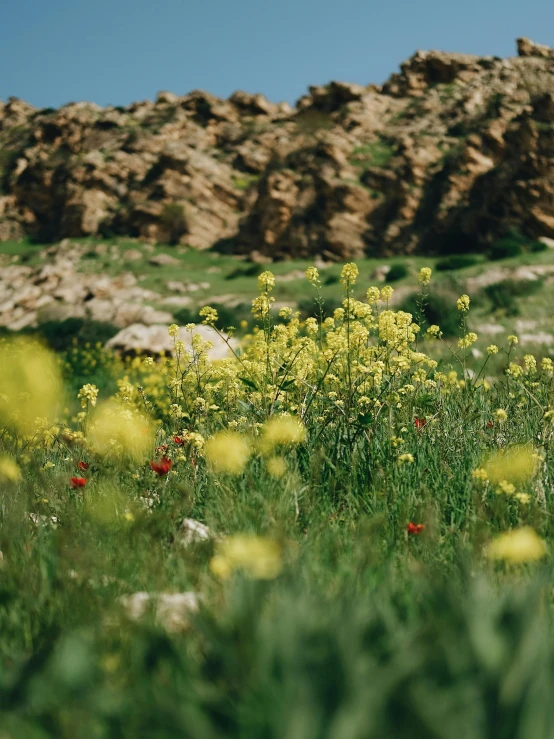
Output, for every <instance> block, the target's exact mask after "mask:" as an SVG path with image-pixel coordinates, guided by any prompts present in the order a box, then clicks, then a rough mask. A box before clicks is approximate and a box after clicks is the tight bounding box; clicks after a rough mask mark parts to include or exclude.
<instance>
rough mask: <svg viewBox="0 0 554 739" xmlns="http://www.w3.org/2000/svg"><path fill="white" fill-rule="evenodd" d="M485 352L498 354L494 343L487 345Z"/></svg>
mask: <svg viewBox="0 0 554 739" xmlns="http://www.w3.org/2000/svg"><path fill="white" fill-rule="evenodd" d="M487 354H489V355H491V354H498V347H497V346H496V344H491V345H490V346H488V347H487Z"/></svg>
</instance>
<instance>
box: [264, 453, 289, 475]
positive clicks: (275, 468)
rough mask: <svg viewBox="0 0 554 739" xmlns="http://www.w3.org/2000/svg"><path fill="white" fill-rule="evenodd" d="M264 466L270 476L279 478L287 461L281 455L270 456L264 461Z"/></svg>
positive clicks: (285, 469)
mask: <svg viewBox="0 0 554 739" xmlns="http://www.w3.org/2000/svg"><path fill="white" fill-rule="evenodd" d="M266 468H267V471H268V472H269V474H270V475H271V477H275V478H276V479H279V478H281V477H283V475H284V474H285V473H286V471H287V463H286V462H285V460H284V459H283V458H282V457H270V458H269V459H268V460H267V462H266Z"/></svg>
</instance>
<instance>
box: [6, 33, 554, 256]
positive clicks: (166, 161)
mask: <svg viewBox="0 0 554 739" xmlns="http://www.w3.org/2000/svg"><path fill="white" fill-rule="evenodd" d="M517 45H518V53H519V56H517V57H512V58H508V59H499V58H497V57H477V56H471V55H467V54H447V53H444V52H438V51H429V52H421V51H418V52H417V53H416V54H414V56H413V57H412V58H411V59H409V60H408V61H406V62H404V63H403V64H402V65H401V68H400V72H399V73H395V74H393V75H392V76H391V77H390V79H389V80H388V81H387V82H386V83H385V84H384V85H383V86H382V87H378V86H376V85H368V86H367V87H362V86H360V85H354V84H347V83H342V82H331V83H330V84H328V85H325V86H317V87H310V88H309V93H308V94H307V95H304V96H303V97H302V98H300V100H299V101H298V103H297V105H296V107H295V108H294V109H293V108H291V107H290V106H289V105H288V104H285V103H282V104H278V105H276V104H274V103H270V102H269V101H267V100H266V99H265V97H264V96H263V95H253V94H248V93H245V92H236V93H234V94H233V95H232V96H231V97H230V98H229V99H228V100H222V99H220V98H217V97H215V96H213V95H210V94H209V93H206V92H202V91H198V90H197V91H193V92H191V93H190V94H188V95H185V96H177V95H174V94H172V93H170V92H160V93H159V94H158V96H157V98H156V101H155V102H150V101H144V102H139V103H134V104H132V105H130V106H129V107H126V108H123V107H121V108H118V107H108V108H100V107H99V106H97V105H93V104H89V103H71V104H68V105H65V106H64V107H62V108H60V109H59V110H36V109H34V108H33V107H32V106H30V105H28V104H27V103H24V102H23V101H21V100H18V99H15V98H10V99H9V100H8V101H7V103H1V102H0V240H4V241H5V240H11V239H18V238H21V237H23V236H25V235H28V236H31V237H33V238H34V239H38V240H40V241H54V240H60V239H63V238H66V237H69V238H73V237H79V236H86V235H95V236H98V235H100V236H112V235H116V236H117V235H122V236H123V235H126V236H131V237H135V238H140V239H142V240H144V241H148V242H163V243H171V244H187V245H189V246H191V247H193V248H198V249H206V248H210V247H215V248H218V249H226V250H228V251H234V252H235V253H243V254H252V253H255V254H256V257H257V258H261V259H263V258H264V257H271V258H287V257H293V256H315V255H320V256H322V257H323V258H325V259H349V258H355V257H358V256H360V255H362V254H381V255H390V254H394V253H409V252H414V251H418V250H419V251H423V250H425V251H431V252H445V251H451V250H458V249H479V248H484V247H485V246H486V245H487V244H489V243H490V242H491V241H493V240H495V239H497V238H498V237H499V236H502V235H503V234H504V233H505V232H507V230H508V229H510V228H512V229H517V230H519V231H521V232H522V233H523V234H524V235H526V236H529V237H532V238H539V237H550V238H552V237H554V95H553V93H552V90H553V89H554V86H553V83H554V50H552V49H550V48H548V47H546V46H542V45H540V44H534V43H533V42H531V41H529V40H528V39H524V38H521V39H518V42H517Z"/></svg>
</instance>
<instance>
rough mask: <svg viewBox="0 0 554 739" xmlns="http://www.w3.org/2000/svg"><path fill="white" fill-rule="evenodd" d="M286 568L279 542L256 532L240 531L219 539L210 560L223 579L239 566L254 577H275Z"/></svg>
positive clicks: (268, 578)
mask: <svg viewBox="0 0 554 739" xmlns="http://www.w3.org/2000/svg"><path fill="white" fill-rule="evenodd" d="M282 568H283V563H282V558H281V549H280V547H279V545H278V544H277V542H275V541H273V540H271V539H266V538H264V537H261V536H254V535H252V534H236V535H234V536H230V537H228V538H227V539H224V540H223V541H220V542H218V543H217V545H216V551H215V555H214V556H213V557H212V559H211V561H210V569H211V571H212V572H213V574H214V575H216V577H219V578H221V579H227V578H229V577H230V576H231V575H232V574H233V573H234V572H236V571H237V570H239V571H241V572H242V573H243V574H244V575H246V577H249V578H251V579H254V580H272V579H274V578H275V577H277V576H278V575H279V574H280V572H281V570H282Z"/></svg>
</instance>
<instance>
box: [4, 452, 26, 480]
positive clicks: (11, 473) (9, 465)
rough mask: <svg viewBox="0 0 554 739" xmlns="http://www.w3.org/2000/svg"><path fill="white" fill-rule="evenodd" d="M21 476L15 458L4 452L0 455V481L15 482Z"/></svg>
mask: <svg viewBox="0 0 554 739" xmlns="http://www.w3.org/2000/svg"><path fill="white" fill-rule="evenodd" d="M20 478H21V470H20V469H19V467H18V466H17V463H16V461H15V460H13V459H12V458H11V457H8V456H7V455H6V454H5V455H3V456H2V457H0V481H6V482H17V481H18V480H19V479H20Z"/></svg>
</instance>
